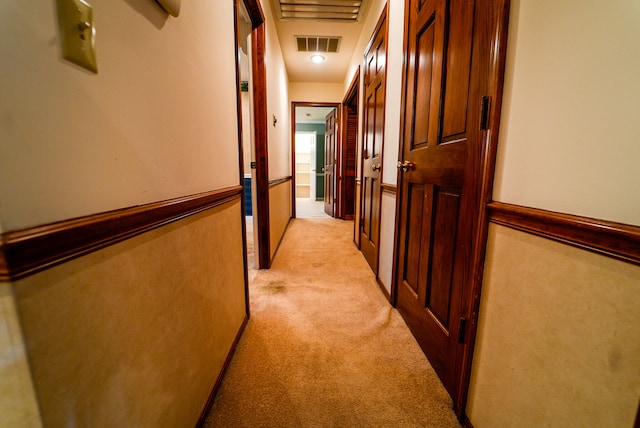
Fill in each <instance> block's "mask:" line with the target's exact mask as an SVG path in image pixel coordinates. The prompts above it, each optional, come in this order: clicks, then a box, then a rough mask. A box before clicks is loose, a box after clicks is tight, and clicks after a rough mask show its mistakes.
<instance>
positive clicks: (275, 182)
mask: <svg viewBox="0 0 640 428" xmlns="http://www.w3.org/2000/svg"><path fill="white" fill-rule="evenodd" d="M287 181H291V176H290V175H289V176H287V177H280V178H274V179H273V180H269V187H274V186H277V185H278V184H282V183H286V182H287Z"/></svg>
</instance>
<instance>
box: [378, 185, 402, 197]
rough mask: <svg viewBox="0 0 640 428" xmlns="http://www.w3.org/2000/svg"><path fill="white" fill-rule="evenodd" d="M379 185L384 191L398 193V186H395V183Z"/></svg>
mask: <svg viewBox="0 0 640 428" xmlns="http://www.w3.org/2000/svg"><path fill="white" fill-rule="evenodd" d="M380 187H382V191H383V192H385V193H390V194H392V195H395V194H397V193H398V186H396V185H395V184H387V183H382V184H380Z"/></svg>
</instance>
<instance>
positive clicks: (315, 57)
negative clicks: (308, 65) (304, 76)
mask: <svg viewBox="0 0 640 428" xmlns="http://www.w3.org/2000/svg"><path fill="white" fill-rule="evenodd" d="M310 59H311V62H314V63H316V64H320V63H321V62H324V61H325V60H326V58H325V57H324V55H320V54H315V55H311V58H310Z"/></svg>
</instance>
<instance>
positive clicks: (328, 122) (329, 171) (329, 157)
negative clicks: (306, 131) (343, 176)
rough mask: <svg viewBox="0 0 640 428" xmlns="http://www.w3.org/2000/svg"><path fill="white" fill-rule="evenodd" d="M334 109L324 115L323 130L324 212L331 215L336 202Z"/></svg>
mask: <svg viewBox="0 0 640 428" xmlns="http://www.w3.org/2000/svg"><path fill="white" fill-rule="evenodd" d="M336 116H337V114H336V110H332V111H331V113H329V114H328V115H327V116H326V117H325V131H324V212H325V213H327V214H328V215H330V216H331V217H333V216H334V215H335V212H336V210H335V204H336V176H335V167H336V135H337V126H336Z"/></svg>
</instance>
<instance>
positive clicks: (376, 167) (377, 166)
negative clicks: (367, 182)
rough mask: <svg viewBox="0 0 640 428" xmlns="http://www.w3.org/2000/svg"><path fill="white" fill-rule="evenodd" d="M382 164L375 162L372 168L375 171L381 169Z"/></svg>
mask: <svg viewBox="0 0 640 428" xmlns="http://www.w3.org/2000/svg"><path fill="white" fill-rule="evenodd" d="M381 166H382V165H381V164H375V163H374V164H372V165H371V170H372V171H374V172H376V171H380V167H381Z"/></svg>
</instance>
